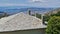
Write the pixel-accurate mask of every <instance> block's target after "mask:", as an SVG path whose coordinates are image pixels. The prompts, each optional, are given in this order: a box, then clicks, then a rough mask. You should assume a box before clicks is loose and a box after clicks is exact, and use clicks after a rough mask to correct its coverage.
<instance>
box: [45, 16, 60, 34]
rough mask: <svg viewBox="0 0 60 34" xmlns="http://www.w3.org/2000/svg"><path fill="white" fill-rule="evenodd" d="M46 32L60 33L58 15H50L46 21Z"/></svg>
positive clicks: (47, 33)
mask: <svg viewBox="0 0 60 34" xmlns="http://www.w3.org/2000/svg"><path fill="white" fill-rule="evenodd" d="M46 34H60V17H56V16H54V17H52V18H51V19H50V20H49V21H48V25H47V29H46Z"/></svg>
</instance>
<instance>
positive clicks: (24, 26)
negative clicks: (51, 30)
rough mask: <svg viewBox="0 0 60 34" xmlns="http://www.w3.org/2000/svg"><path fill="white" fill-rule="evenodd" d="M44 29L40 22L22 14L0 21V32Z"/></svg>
mask: <svg viewBox="0 0 60 34" xmlns="http://www.w3.org/2000/svg"><path fill="white" fill-rule="evenodd" d="M37 28H46V26H45V25H43V24H42V20H41V19H39V18H36V17H34V16H30V15H28V14H24V13H22V12H20V13H18V14H15V15H11V16H8V17H4V18H1V19H0V32H4V31H15V30H28V29H37Z"/></svg>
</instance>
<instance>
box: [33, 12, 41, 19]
mask: <svg viewBox="0 0 60 34" xmlns="http://www.w3.org/2000/svg"><path fill="white" fill-rule="evenodd" d="M32 16H35V14H32ZM36 17H37V18H39V19H41V14H38V13H36Z"/></svg>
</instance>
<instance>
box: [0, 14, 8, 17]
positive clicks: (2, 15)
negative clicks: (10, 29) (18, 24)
mask: <svg viewBox="0 0 60 34" xmlns="http://www.w3.org/2000/svg"><path fill="white" fill-rule="evenodd" d="M7 16H9V15H8V14H7V13H3V14H1V15H0V18H3V17H7Z"/></svg>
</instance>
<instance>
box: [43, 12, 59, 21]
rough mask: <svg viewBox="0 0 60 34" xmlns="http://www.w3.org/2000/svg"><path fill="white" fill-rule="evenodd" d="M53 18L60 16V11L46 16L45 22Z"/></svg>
mask: <svg viewBox="0 0 60 34" xmlns="http://www.w3.org/2000/svg"><path fill="white" fill-rule="evenodd" d="M53 16H60V11H58V12H57V13H56V14H51V15H45V16H44V20H45V21H49V19H50V18H51V17H53Z"/></svg>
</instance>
